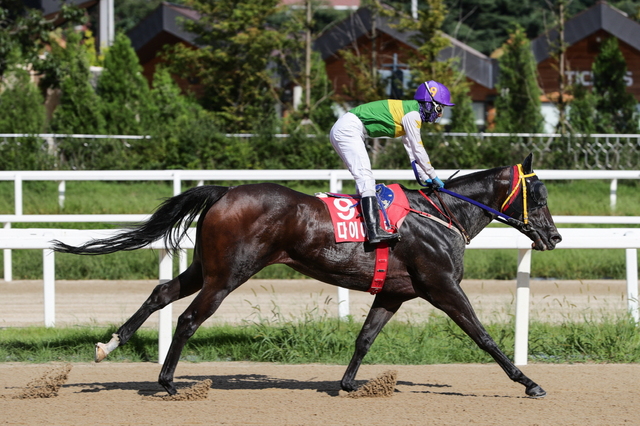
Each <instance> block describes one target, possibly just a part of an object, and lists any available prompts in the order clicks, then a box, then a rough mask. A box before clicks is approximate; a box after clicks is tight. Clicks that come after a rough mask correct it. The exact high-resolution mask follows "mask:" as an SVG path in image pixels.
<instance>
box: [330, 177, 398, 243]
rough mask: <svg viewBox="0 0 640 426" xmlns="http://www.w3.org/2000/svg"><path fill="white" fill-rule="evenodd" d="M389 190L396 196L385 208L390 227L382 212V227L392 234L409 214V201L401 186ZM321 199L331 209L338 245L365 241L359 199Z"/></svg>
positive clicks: (340, 195)
mask: <svg viewBox="0 0 640 426" xmlns="http://www.w3.org/2000/svg"><path fill="white" fill-rule="evenodd" d="M388 188H389V189H392V191H393V194H394V197H393V202H392V203H391V204H389V205H386V206H385V208H386V212H387V217H388V218H389V222H390V226H387V224H386V219H385V217H384V215H383V214H382V211H381V212H380V213H381V214H380V215H381V217H380V225H381V226H382V227H383V228H385V230H387V231H390V232H392V231H395V230H396V229H397V228H399V227H400V225H401V223H402V221H403V219H404V217H405V216H406V215H407V213H408V212H409V201H408V200H407V197H406V196H405V195H404V191H402V189H401V188H400V186H399V185H397V184H393V185H389V186H388ZM319 198H320V199H321V200H322V201H324V203H325V204H326V205H327V207H328V209H329V213H330V214H331V221H332V222H333V230H334V234H335V239H336V242H337V243H344V242H358V241H365V239H366V237H365V231H364V223H363V221H362V213H361V210H360V204H359V203H360V199H359V198H356V197H354V196H351V195H344V194H335V195H331V194H322V195H321V196H320V197H319Z"/></svg>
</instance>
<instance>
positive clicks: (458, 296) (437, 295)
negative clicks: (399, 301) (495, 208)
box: [425, 282, 547, 398]
mask: <svg viewBox="0 0 640 426" xmlns="http://www.w3.org/2000/svg"><path fill="white" fill-rule="evenodd" d="M425 298H426V299H427V300H428V301H429V302H431V303H432V304H433V305H434V306H435V307H437V308H439V309H441V310H443V311H444V312H445V313H446V314H447V315H448V316H449V317H450V318H451V319H452V320H453V321H454V322H455V323H456V324H457V325H458V326H459V327H460V328H461V329H462V330H463V331H464V332H465V333H467V335H468V336H469V337H471V339H473V341H474V342H475V343H476V344H477V345H478V346H479V347H480V349H482V350H484V351H485V352H487V353H488V354H489V355H491V356H492V357H493V359H494V360H495V361H496V362H497V363H498V365H500V367H502V369H503V370H504V371H505V373H507V376H509V378H510V379H511V380H513V381H514V382H518V383H520V384H522V385H524V387H525V388H526V389H525V392H526V394H527V395H529V396H531V397H534V398H542V397H543V396H545V395H546V394H547V393H546V392H545V391H544V389H542V388H541V387H540V386H539V385H538V384H537V383H535V382H534V381H533V380H531V379H530V378H528V377H527V376H525V375H524V373H523V372H522V371H520V369H519V368H518V367H516V366H515V365H514V364H513V363H512V362H511V360H509V358H508V357H507V356H506V355H505V354H504V353H503V352H502V351H501V350H500V348H499V347H498V345H497V344H496V342H495V341H494V340H493V339H492V338H491V336H490V335H489V333H487V331H486V330H485V329H484V327H483V326H482V324H481V323H480V320H479V319H478V317H477V315H476V313H475V311H474V310H473V307H472V306H471V303H470V302H469V299H468V298H467V295H466V294H465V293H464V291H463V290H462V288H460V286H459V285H458V283H454V282H451V283H450V284H446V285H441V286H438V291H434V292H431V293H430V294H429V295H428V296H427V297H425Z"/></svg>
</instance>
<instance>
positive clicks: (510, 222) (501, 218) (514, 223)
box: [411, 161, 524, 229]
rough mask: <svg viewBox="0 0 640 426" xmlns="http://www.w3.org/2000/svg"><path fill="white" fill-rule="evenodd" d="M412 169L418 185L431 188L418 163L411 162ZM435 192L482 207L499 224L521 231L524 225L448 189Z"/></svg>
mask: <svg viewBox="0 0 640 426" xmlns="http://www.w3.org/2000/svg"><path fill="white" fill-rule="evenodd" d="M411 167H412V168H413V173H414V174H415V177H416V180H417V181H418V183H419V184H420V185H421V186H424V187H427V186H429V185H427V184H426V183H424V182H422V181H421V179H420V175H419V174H418V169H417V167H416V162H415V161H412V162H411ZM435 190H436V191H439V192H444V193H445V194H449V195H451V196H452V197H455V198H458V199H460V200H463V201H466V202H467V203H470V204H473V205H474V206H476V207H480V208H481V209H482V210H485V211H487V212H489V213H491V214H494V215H496V216H497V217H496V220H498V221H499V222H502V223H504V224H506V225H510V226H513V227H514V228H517V229H521V228H522V226H523V225H524V223H522V222H520V221H519V220H517V219H514V218H512V217H511V216H507V215H506V214H504V213H502V212H499V211H498V210H496V209H492V208H491V207H489V206H487V205H485V204H482V203H480V202H478V201H476V200H472V199H471V198H469V197H465V196H464V195H460V194H458V193H457V192H453V191H449V190H448V189H446V188H435Z"/></svg>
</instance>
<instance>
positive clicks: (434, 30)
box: [399, 0, 455, 88]
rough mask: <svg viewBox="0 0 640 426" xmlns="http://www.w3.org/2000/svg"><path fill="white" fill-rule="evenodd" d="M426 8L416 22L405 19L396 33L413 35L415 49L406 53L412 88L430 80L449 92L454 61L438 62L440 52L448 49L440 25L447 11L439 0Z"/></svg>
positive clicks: (433, 1)
mask: <svg viewBox="0 0 640 426" xmlns="http://www.w3.org/2000/svg"><path fill="white" fill-rule="evenodd" d="M425 4H426V6H425V7H424V8H423V9H422V10H420V11H419V12H418V19H417V20H415V19H413V18H408V17H406V16H405V17H404V18H403V19H401V20H400V24H399V29H401V30H403V31H414V32H415V35H414V36H413V37H412V40H411V41H412V42H413V43H414V44H416V45H417V46H418V49H417V50H415V51H409V59H408V61H407V62H408V64H409V68H410V69H411V75H412V77H413V81H414V83H415V86H416V87H417V86H418V85H419V84H421V83H424V82H425V81H429V80H436V81H438V82H440V83H442V84H444V85H445V86H447V87H449V88H452V86H453V82H454V79H455V73H454V70H453V68H452V66H453V59H448V60H445V61H441V60H438V56H439V55H440V52H441V51H442V49H444V48H445V47H447V46H449V44H450V42H449V40H448V39H447V38H446V37H445V36H444V34H443V33H442V24H443V22H444V19H445V17H446V15H447V9H446V7H445V5H444V2H443V1H442V0H426V2H425Z"/></svg>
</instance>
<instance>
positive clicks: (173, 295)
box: [95, 262, 203, 362]
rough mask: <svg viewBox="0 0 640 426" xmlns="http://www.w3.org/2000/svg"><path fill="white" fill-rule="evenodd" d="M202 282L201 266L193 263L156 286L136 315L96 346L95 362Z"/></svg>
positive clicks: (123, 342) (198, 286)
mask: <svg viewBox="0 0 640 426" xmlns="http://www.w3.org/2000/svg"><path fill="white" fill-rule="evenodd" d="M202 282H203V281H202V268H201V265H200V263H198V262H195V263H192V264H191V266H189V268H187V270H186V271H184V272H183V273H182V274H180V275H179V276H178V277H176V278H174V279H172V280H170V281H167V282H166V283H163V284H159V285H157V286H156V287H155V288H154V289H153V291H152V292H151V295H150V296H149V297H148V298H147V300H146V301H145V302H144V303H143V304H142V306H140V308H139V309H138V310H137V311H136V313H135V314H133V316H132V317H131V318H129V319H128V320H127V322H125V323H124V324H123V325H122V326H121V327H120V328H119V329H118V331H117V332H116V333H115V334H113V337H112V338H111V340H110V341H109V343H106V344H104V343H97V344H96V354H95V361H96V362H100V361H102V360H103V359H105V358H106V357H107V355H109V353H110V352H111V351H113V350H114V349H116V348H117V347H118V346H122V345H124V344H125V343H127V341H129V339H130V338H131V336H133V334H134V333H135V332H136V331H137V330H138V329H139V328H140V326H142V324H144V322H145V321H146V320H147V318H149V316H150V315H151V314H153V313H154V312H156V311H158V310H160V309H162V308H164V307H165V306H167V305H168V304H170V303H173V302H175V301H176V300H178V299H182V298H183V297H186V296H189V295H191V294H193V293H195V292H196V291H198V290H200V289H201V288H202Z"/></svg>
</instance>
